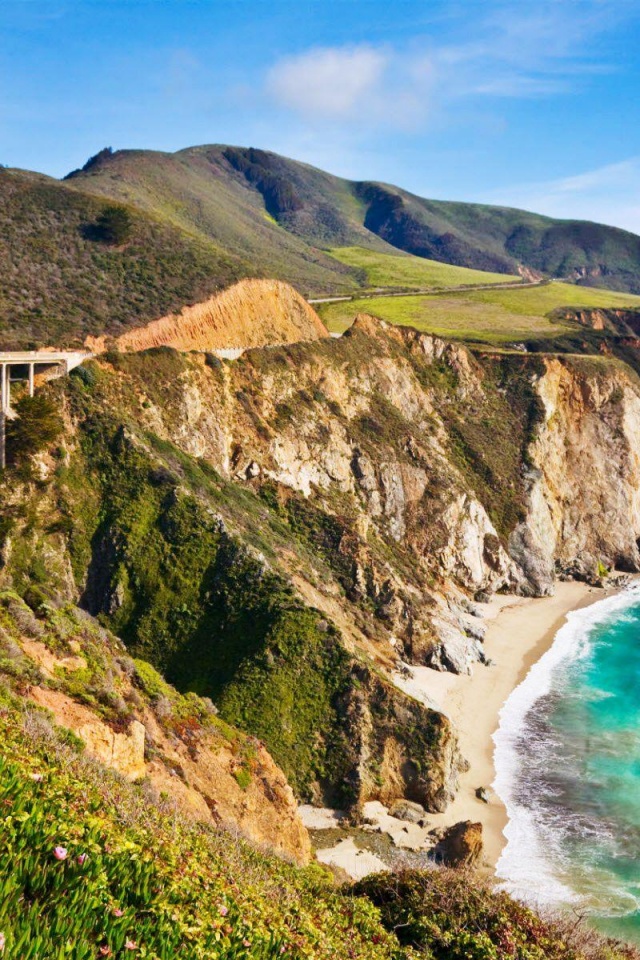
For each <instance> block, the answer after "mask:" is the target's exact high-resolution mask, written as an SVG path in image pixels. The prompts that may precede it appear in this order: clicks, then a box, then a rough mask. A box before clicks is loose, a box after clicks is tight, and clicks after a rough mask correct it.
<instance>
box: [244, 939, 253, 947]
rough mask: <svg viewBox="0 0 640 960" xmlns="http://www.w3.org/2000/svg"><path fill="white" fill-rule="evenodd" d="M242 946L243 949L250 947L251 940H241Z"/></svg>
mask: <svg viewBox="0 0 640 960" xmlns="http://www.w3.org/2000/svg"><path fill="white" fill-rule="evenodd" d="M242 946H243V947H250V946H251V940H243V941H242Z"/></svg>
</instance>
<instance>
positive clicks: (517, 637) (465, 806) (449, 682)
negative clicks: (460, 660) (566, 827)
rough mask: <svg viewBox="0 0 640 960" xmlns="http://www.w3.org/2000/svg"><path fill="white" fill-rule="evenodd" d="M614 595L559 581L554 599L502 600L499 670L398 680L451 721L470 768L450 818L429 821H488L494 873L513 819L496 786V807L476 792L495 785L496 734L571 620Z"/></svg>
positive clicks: (493, 654) (489, 620)
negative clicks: (505, 709)
mask: <svg viewBox="0 0 640 960" xmlns="http://www.w3.org/2000/svg"><path fill="white" fill-rule="evenodd" d="M610 592H611V591H605V590H601V589H598V588H594V587H589V586H588V585H587V584H584V583H573V582H569V583H558V584H557V585H556V593H555V595H554V596H553V597H544V598H540V599H537V598H536V599H529V598H522V597H513V596H498V597H495V598H494V599H493V600H492V601H491V603H490V604H488V605H487V607H486V608H485V610H486V613H485V623H486V626H487V634H486V639H485V643H484V647H485V651H486V654H487V656H488V657H489V658H490V659H491V660H492V661H493V663H492V665H491V666H485V665H483V664H476V665H475V666H474V668H473V673H472V675H471V676H456V675H454V674H451V673H438V672H436V671H434V670H431V669H429V668H428V667H417V668H416V667H414V668H412V671H413V677H412V678H405V679H399V680H398V684H399V685H401V686H402V687H403V689H405V690H406V691H407V692H409V693H412V694H413V695H414V696H417V697H419V698H421V699H423V698H425V697H426V698H428V699H429V700H430V701H432V702H433V703H434V704H436V705H437V706H438V707H439V708H440V709H441V710H442V711H443V712H444V713H446V714H447V715H448V716H449V717H450V718H451V720H452V721H453V724H454V727H455V729H456V731H457V734H458V738H459V742H460V750H461V752H462V754H463V756H464V757H465V758H466V759H467V760H468V761H469V764H470V767H469V770H468V771H467V772H466V773H464V774H462V776H461V778H460V790H459V792H458V794H457V796H456V799H455V800H454V802H453V803H452V804H450V806H449V807H448V809H447V811H446V812H445V813H443V814H436V815H430V816H429V822H430V826H448V825H449V824H453V823H457V822H458V821H460V820H473V821H480V822H481V823H482V825H483V834H484V851H485V853H484V861H485V864H486V866H487V868H488V869H491V870H493V869H494V868H495V865H496V863H497V861H498V859H499V857H500V853H501V850H502V848H503V846H504V842H505V840H504V836H503V829H504V827H505V825H506V823H507V816H506V811H505V808H504V806H503V805H502V803H501V802H500V800H499V798H498V797H497V795H496V794H495V793H494V791H493V790H490V789H489V797H490V799H489V803H484V802H483V801H481V800H479V799H478V798H477V797H476V789H477V788H478V787H485V788H490V787H491V784H492V783H493V780H494V777H495V770H494V766H493V740H492V735H493V733H494V732H495V731H496V729H497V727H498V721H499V713H500V709H501V707H502V705H503V704H504V703H505V701H506V700H507V698H508V697H509V695H510V694H511V692H512V690H514V689H515V687H517V686H518V684H519V683H520V682H521V681H522V680H523V679H524V677H525V676H526V674H527V673H528V671H529V669H530V668H531V666H532V665H533V664H534V663H535V662H536V661H537V660H539V659H540V657H541V656H542V655H543V654H544V653H545V652H546V651H547V650H548V649H549V647H550V646H551V644H552V643H553V639H554V637H555V635H556V633H557V631H558V629H559V628H560V627H561V626H562V624H563V622H564V620H565V618H566V615H567V614H568V613H569V612H570V611H571V610H577V609H579V608H581V607H585V606H588V605H589V604H591V603H595V602H596V601H597V600H601V599H602V598H603V597H605V596H607V595H608V594H610Z"/></svg>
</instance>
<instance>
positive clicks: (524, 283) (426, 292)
mask: <svg viewBox="0 0 640 960" xmlns="http://www.w3.org/2000/svg"><path fill="white" fill-rule="evenodd" d="M559 282H560V279H552V280H517V281H515V282H514V283H479V284H476V285H473V286H466V287H441V288H440V289H434V288H433V287H429V288H428V289H423V290H394V291H386V292H385V291H384V290H380V291H374V292H373V293H371V292H368V293H353V294H349V295H345V296H342V297H317V298H312V299H309V300H307V303H310V304H311V305H312V306H313V305H315V304H318V303H345V302H347V301H349V300H374V299H376V300H377V299H378V298H379V297H426V296H438V297H439V296H441V295H442V294H443V293H466V292H467V291H473V290H498V289H500V290H511V289H513V288H515V287H518V289H519V288H520V287H545V286H547V284H549V283H559Z"/></svg>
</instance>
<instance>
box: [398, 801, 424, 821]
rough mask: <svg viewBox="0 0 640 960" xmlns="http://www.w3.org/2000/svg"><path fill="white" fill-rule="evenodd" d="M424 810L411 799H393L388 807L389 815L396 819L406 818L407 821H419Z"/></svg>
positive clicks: (422, 817) (422, 818)
mask: <svg viewBox="0 0 640 960" xmlns="http://www.w3.org/2000/svg"><path fill="white" fill-rule="evenodd" d="M425 814H426V811H425V809H424V807H423V806H422V805H421V804H420V803H414V802H413V801H412V800H395V801H394V802H393V803H392V804H391V806H390V807H389V816H390V817H395V818H396V820H406V821H407V823H421V822H422V821H423V820H424V818H425Z"/></svg>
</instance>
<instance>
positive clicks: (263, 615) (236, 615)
mask: <svg viewBox="0 0 640 960" xmlns="http://www.w3.org/2000/svg"><path fill="white" fill-rule="evenodd" d="M115 359H116V358H114V360H115ZM117 363H118V364H119V365H120V366H121V369H129V370H132V371H136V374H137V376H136V377H132V378H131V379H128V378H126V377H121V376H119V375H118V374H115V373H114V372H113V371H111V372H108V371H106V370H105V371H102V370H100V369H99V368H98V367H97V365H96V364H92V365H90V366H88V367H86V368H81V370H79V371H78V372H77V373H74V375H73V376H72V377H71V378H70V380H69V382H68V384H67V385H66V386H67V388H68V395H69V401H70V404H71V412H72V416H73V418H74V420H75V421H76V422H77V425H78V436H77V441H78V442H77V446H76V445H75V444H74V448H73V449H72V451H71V452H64V451H59V454H58V456H59V463H58V466H57V469H56V471H55V475H54V478H53V481H51V482H50V483H49V484H48V485H47V484H46V483H44V482H42V481H41V482H39V483H38V489H37V491H36V489H33V490H32V491H31V498H32V499H31V510H32V511H33V514H32V516H31V519H30V521H29V523H28V524H25V523H24V514H22V513H21V512H20V511H16V509H15V505H14V504H11V503H7V504H6V507H5V515H6V518H7V529H6V533H7V535H9V534H11V536H12V538H13V539H14V540H15V542H16V543H18V542H19V543H20V544H21V548H20V549H14V550H12V552H11V556H10V563H9V565H8V569H6V570H5V577H6V576H7V575H10V576H11V577H12V580H13V582H14V583H15V585H16V586H17V588H18V589H19V590H22V591H24V590H25V589H27V588H28V585H29V583H30V582H31V581H32V580H33V578H34V577H36V576H37V577H38V578H39V579H40V580H41V582H43V583H47V584H50V586H51V588H52V589H57V590H60V591H65V590H68V586H67V583H66V578H68V568H67V566H66V564H67V554H66V551H67V550H68V552H69V553H68V560H69V561H70V563H71V567H72V569H73V572H74V575H75V578H76V583H77V585H78V588H79V589H81V590H82V602H83V604H84V606H85V607H86V608H87V609H88V610H89V611H90V612H91V613H93V614H95V615H99V616H100V617H101V618H102V619H103V622H105V623H106V624H108V625H109V626H110V627H111V628H112V629H113V630H114V631H115V632H117V633H118V634H119V635H120V636H121V637H122V639H123V640H124V641H125V643H126V644H127V645H128V647H129V648H130V650H131V651H132V652H133V653H135V654H136V655H138V656H142V657H143V658H145V659H148V660H149V661H151V662H152V663H153V664H154V665H155V666H156V667H157V668H159V669H160V670H162V671H163V672H164V673H165V674H166V676H167V678H168V679H169V680H170V681H172V682H174V683H175V684H176V685H177V686H178V687H179V688H180V689H181V690H183V691H186V690H190V691H196V692H198V693H201V694H206V695H207V696H211V697H213V698H214V699H215V700H216V702H217V704H218V706H219V708H220V711H221V714H222V716H223V717H224V719H226V720H227V721H229V722H230V723H232V724H234V725H236V726H238V727H240V728H241V729H243V730H245V731H247V732H251V733H252V734H253V735H255V736H257V737H259V738H261V739H262V740H264V742H265V743H266V744H267V746H268V748H269V750H270V752H271V753H272V755H273V757H274V759H275V760H276V762H277V763H278V764H279V765H280V766H281V767H282V768H283V770H284V771H285V773H286V774H287V776H288V778H289V780H290V782H291V784H292V786H293V787H294V788H295V790H296V792H297V793H298V796H301V797H305V798H309V797H312V796H315V797H321V796H323V795H324V796H325V797H326V798H327V799H329V800H331V802H333V803H336V804H339V805H342V806H344V807H354V806H357V804H358V803H359V801H360V798H361V793H362V782H361V778H362V775H363V771H364V770H365V769H367V768H368V765H372V766H375V765H376V764H379V763H380V762H381V757H382V755H383V752H384V749H385V742H386V740H387V739H389V738H390V737H391V738H394V739H395V740H396V741H397V742H398V744H400V746H401V749H402V750H403V752H404V756H405V764H404V768H403V777H405V778H406V780H407V782H408V783H409V784H410V787H407V789H411V790H412V792H413V793H414V795H415V797H416V799H420V800H421V802H424V803H425V804H427V805H428V804H429V803H435V802H439V801H437V798H438V796H439V791H440V790H441V786H442V772H441V769H440V768H441V755H442V754H443V753H444V752H446V751H450V749H451V747H450V741H451V731H450V725H449V723H448V721H446V720H445V719H444V718H443V717H442V716H441V715H439V714H437V713H435V712H434V711H431V710H428V709H426V708H423V707H421V706H420V705H419V704H417V703H415V702H413V701H410V700H409V698H406V697H405V696H404V695H402V694H400V693H398V692H397V691H395V689H394V688H393V687H392V686H391V685H390V684H389V683H388V682H386V681H384V680H383V679H382V678H381V677H378V676H377V675H376V674H375V672H374V671H373V670H372V669H371V668H370V667H369V666H367V665H366V664H364V663H358V662H357V660H355V659H354V657H353V656H352V655H350V654H347V652H346V651H345V648H344V647H343V645H342V642H341V638H340V635H339V633H338V631H337V630H336V629H335V627H333V625H332V624H331V623H330V622H329V621H328V620H326V619H325V618H324V617H323V616H322V615H321V614H320V613H319V612H318V611H317V610H314V609H310V608H309V607H307V606H305V605H304V604H303V603H302V602H301V601H300V600H299V599H298V598H297V597H296V596H295V594H294V592H293V590H292V588H291V586H290V585H289V584H288V583H287V581H286V580H285V579H284V578H283V576H282V575H281V573H279V572H278V570H277V566H276V565H274V566H270V565H268V564H267V563H266V561H265V559H264V558H260V557H258V556H256V555H255V553H253V551H251V550H249V549H247V547H246V545H245V543H243V542H242V540H241V539H239V538H238V536H237V535H233V534H231V533H230V532H229V530H228V529H227V527H226V525H225V523H224V522H223V520H222V519H221V516H220V514H219V513H218V512H217V511H218V510H219V509H220V507H222V508H223V512H224V513H225V514H226V515H227V516H228V517H230V518H231V519H232V520H233V518H237V519H238V522H239V524H240V526H241V530H242V531H243V532H244V530H245V529H251V528H252V527H256V526H258V534H259V537H260V536H261V537H262V539H263V541H264V544H265V547H266V548H268V549H270V550H271V553H272V556H273V550H274V543H273V542H272V543H269V540H270V532H271V531H272V530H273V531H274V534H275V537H276V542H278V541H279V542H280V543H285V544H286V548H287V550H288V551H289V553H292V552H293V551H295V549H296V545H295V542H294V541H293V539H292V537H291V536H290V535H289V534H287V532H286V530H285V528H284V526H283V524H282V523H281V521H279V519H278V517H277V514H275V512H274V513H273V515H271V512H270V511H269V509H268V508H267V506H266V505H265V501H264V500H261V499H259V498H258V497H257V496H256V495H255V494H248V493H247V492H245V491H242V490H241V489H238V487H237V486H236V485H234V484H226V485H225V484H224V483H222V482H221V481H220V479H219V478H218V477H217V476H216V474H215V472H214V471H212V470H211V469H210V468H209V469H204V465H203V466H202V467H201V466H198V465H197V464H196V463H195V462H194V461H193V460H192V459H191V458H189V457H188V456H186V455H184V454H180V452H179V451H178V450H176V448H175V447H173V446H172V445H171V444H169V443H167V442H166V441H164V442H163V441H160V440H159V438H157V437H154V436H153V435H151V434H145V433H143V432H141V431H140V430H139V428H137V427H136V424H135V422H134V420H135V411H136V409H137V408H138V407H139V403H138V399H137V393H138V390H139V389H140V382H139V381H138V379H137V377H141V376H142V377H143V378H144V375H145V372H146V374H147V375H150V374H151V373H153V376H148V377H147V379H148V380H149V383H148V386H149V387H150V389H151V390H153V388H154V387H155V389H156V390H158V392H159V396H160V398H161V399H162V401H163V402H164V405H165V407H166V408H170V407H171V404H172V394H171V391H172V390H173V391H174V392H176V391H177V392H178V393H180V390H181V389H182V388H181V386H180V383H179V374H180V370H181V369H182V368H183V366H185V369H186V364H187V363H188V361H187V360H186V359H185V358H184V357H182V356H181V355H180V354H177V353H176V352H175V351H171V350H166V349H160V350H156V351H150V352H149V353H145V354H140V355H131V356H127V357H122V358H119V359H118V360H117ZM145 383H146V380H145ZM54 389H56V390H58V391H60V390H61V385H60V384H58V385H56V387H55V388H54ZM47 487H49V489H48V490H47ZM25 496H26V492H25ZM9 499H10V498H9ZM45 500H46V502H47V503H48V506H47V509H46V511H45V514H46V515H43V516H39V513H40V510H41V509H42V506H43V504H44V503H45ZM54 518H55V519H54ZM257 518H261V519H262V523H261V524H260V523H259V522H256V520H257ZM61 534H62V539H61ZM243 536H244V533H243ZM253 536H254V540H253V541H251V537H250V536H247V541H249V542H256V540H255V530H254V531H253ZM257 545H258V546H259V545H260V539H258V541H257ZM52 554H54V555H55V563H54V562H52ZM363 690H366V694H367V700H368V701H369V702H370V704H371V709H372V710H374V711H376V712H377V715H378V721H379V722H378V723H377V725H376V726H375V729H373V730H372V732H371V734H370V735H367V737H368V739H367V746H366V759H365V761H364V762H362V761H361V757H360V753H359V751H360V749H361V748H360V745H359V744H360V740H359V737H358V735H357V731H356V729H355V728H356V727H357V723H358V719H357V711H355V710H352V705H353V701H354V698H357V697H358V696H359V695H360V693H359V691H363ZM362 749H363V750H364V749H365V748H364V747H363V748H362Z"/></svg>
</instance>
